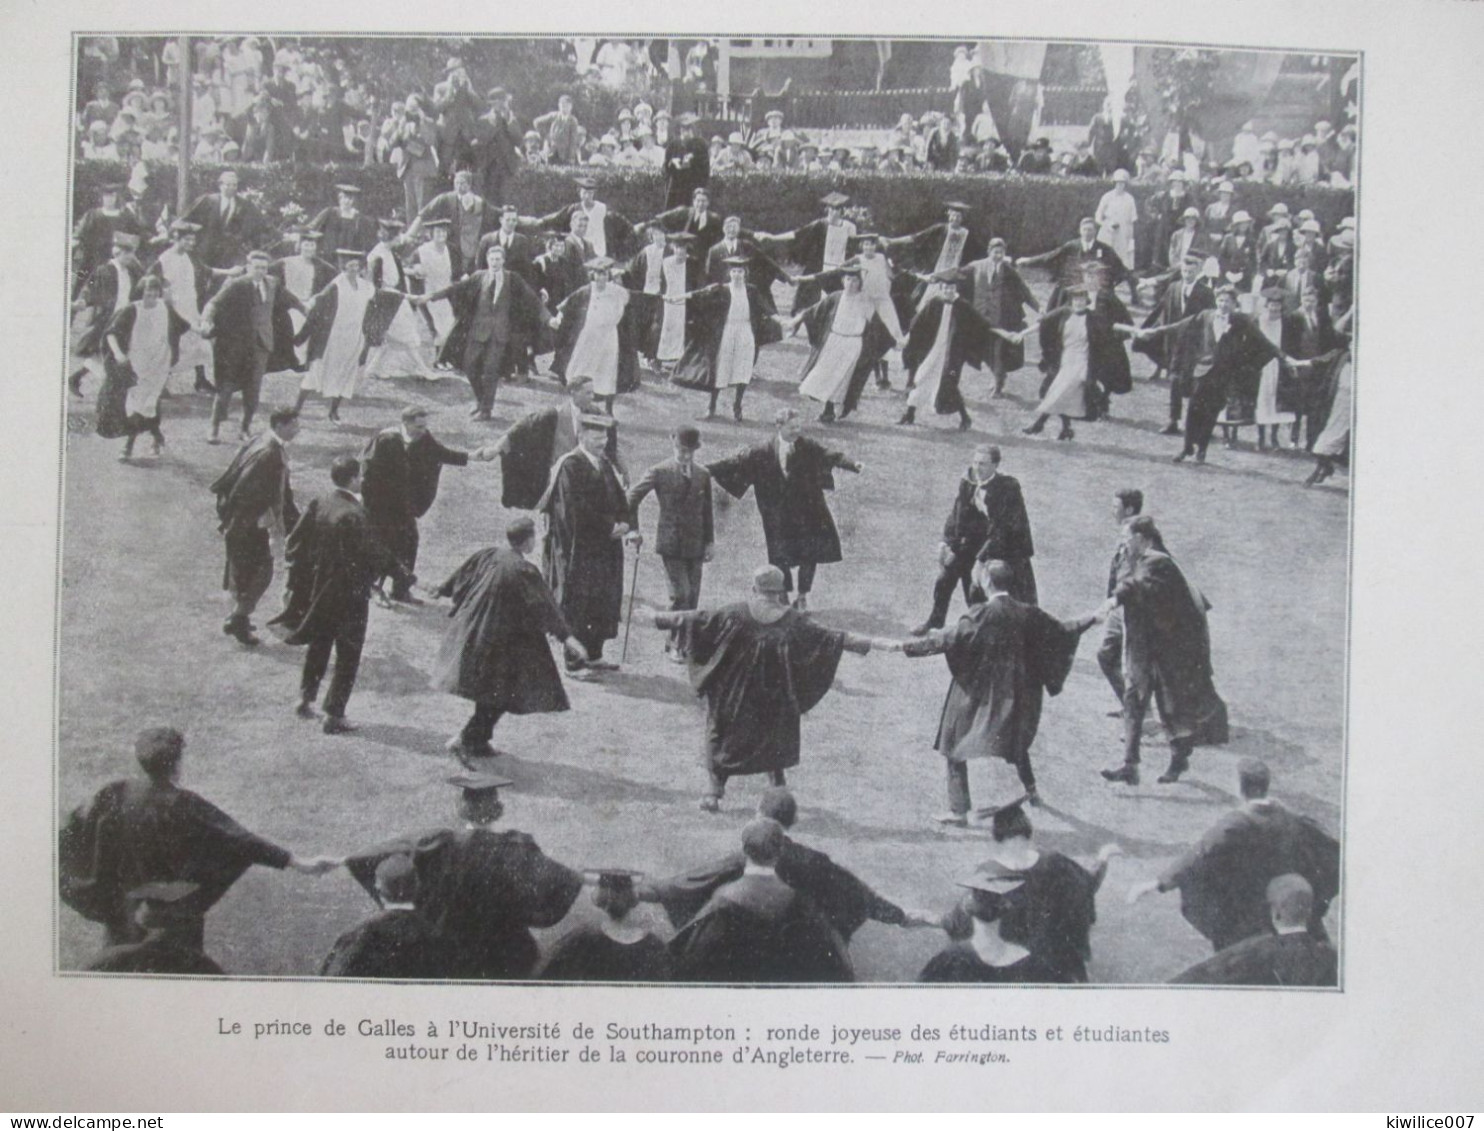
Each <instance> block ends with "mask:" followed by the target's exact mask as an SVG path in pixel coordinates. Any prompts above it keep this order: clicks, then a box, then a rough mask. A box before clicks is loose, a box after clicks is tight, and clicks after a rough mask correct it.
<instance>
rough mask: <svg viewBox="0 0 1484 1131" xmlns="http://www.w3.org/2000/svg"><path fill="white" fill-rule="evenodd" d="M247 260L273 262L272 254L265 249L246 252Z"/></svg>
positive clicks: (250, 261) (251, 261)
mask: <svg viewBox="0 0 1484 1131" xmlns="http://www.w3.org/2000/svg"><path fill="white" fill-rule="evenodd" d="M304 234H305V235H308V234H309V233H308V232H306V233H304ZM317 235H318V233H316V236H317ZM247 261H248V262H249V263H253V262H257V263H272V262H273V256H271V255H269V254H268V253H267V252H266V251H261V250H257V251H250V252H248V253H247Z"/></svg>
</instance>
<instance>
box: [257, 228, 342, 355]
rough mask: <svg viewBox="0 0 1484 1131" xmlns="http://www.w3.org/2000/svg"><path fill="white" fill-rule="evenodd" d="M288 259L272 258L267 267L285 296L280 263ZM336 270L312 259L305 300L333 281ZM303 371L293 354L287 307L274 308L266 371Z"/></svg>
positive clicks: (292, 324) (281, 264)
mask: <svg viewBox="0 0 1484 1131" xmlns="http://www.w3.org/2000/svg"><path fill="white" fill-rule="evenodd" d="M286 262H288V257H285V258H283V259H276V260H274V261H273V263H272V264H271V265H270V266H269V268H268V273H269V274H270V275H271V276H273V278H274V279H276V280H277V281H278V285H279V286H280V287H282V288H283V291H284V293H285V294H289V293H290V292H289V290H288V287H287V286H286V285H285V284H284V264H285V263H286ZM335 275H336V270H335V265H334V264H333V263H327V262H325V261H324V260H323V259H320V258H317V257H316V259H315V260H314V272H313V274H312V275H311V276H310V280H309V297H310V299H313V298H314V296H315V295H317V294H319V293H320V292H321V291H323V290H324V289H325V288H326V287H328V286H329V285H330V284H331V283H332V282H333V281H334V279H335ZM305 368H307V367H306V366H305V365H303V364H301V363H300V361H299V358H298V355H297V354H295V353H294V323H293V320H292V319H291V318H289V307H288V306H287V305H284V306H281V307H280V306H275V307H274V309H273V352H272V353H271V354H270V355H269V357H268V372H269V373H278V372H280V371H283V370H293V371H294V372H296V373H302V372H303V371H304V369H305Z"/></svg>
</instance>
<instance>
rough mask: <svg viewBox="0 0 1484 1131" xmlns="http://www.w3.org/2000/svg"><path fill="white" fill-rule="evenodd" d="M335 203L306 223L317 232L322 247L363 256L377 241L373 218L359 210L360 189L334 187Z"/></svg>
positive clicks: (348, 186) (348, 185) (352, 186)
mask: <svg viewBox="0 0 1484 1131" xmlns="http://www.w3.org/2000/svg"><path fill="white" fill-rule="evenodd" d="M335 196H336V204H335V205H333V206H331V207H329V208H326V209H324V210H322V211H321V212H320V214H319V215H318V216H316V217H315V218H314V219H313V220H311V221H310V222H309V226H310V228H312V229H313V230H314V231H316V232H319V233H320V236H321V238H322V239H323V240H324V241H325V247H327V248H329V249H331V250H332V251H339V250H340V249H341V248H344V249H346V250H347V251H358V252H360V253H361V254H362V255H365V254H366V253H367V252H368V251H370V250H371V248H372V247H374V246H375V244H376V220H375V219H374V218H373V217H371V216H368V215H366V214H365V213H364V212H362V211H361V210H360V207H359V205H360V199H361V190H360V188H359V187H358V186H356V185H351V184H340V185H336V186H335Z"/></svg>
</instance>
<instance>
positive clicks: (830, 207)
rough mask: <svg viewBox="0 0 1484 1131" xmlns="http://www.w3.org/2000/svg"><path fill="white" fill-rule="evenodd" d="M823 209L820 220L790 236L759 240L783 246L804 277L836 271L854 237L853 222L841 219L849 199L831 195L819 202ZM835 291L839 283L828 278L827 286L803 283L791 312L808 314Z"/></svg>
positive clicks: (833, 193)
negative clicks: (821, 300)
mask: <svg viewBox="0 0 1484 1131" xmlns="http://www.w3.org/2000/svg"><path fill="white" fill-rule="evenodd" d="M820 203H821V204H823V205H824V207H825V214H824V217H823V218H822V219H819V220H811V221H810V222H809V223H807V224H805V225H804V226H803V227H800V228H795V229H794V230H793V231H791V232H780V233H778V234H777V235H775V236H767V237H759V238H761V239H766V240H768V241H770V242H773V243H779V244H784V245H786V248H787V255H788V258H789V259H790V260H792V261H793V262H794V263H796V264H798V265H799V266H800V267H801V268H803V270H804V274H805V275H807V276H816V275H821V274H823V273H825V272H828V271H831V270H833V269H834V268H837V267H843V266H844V265H845V261H846V260H847V259H848V258H850V246H851V243H850V242H851V240H853V239H854V238H855V236H856V227H855V222H854V221H852V220H847V219H845V214H844V209H845V206H846V205H847V204H849V203H850V197H848V196H846V195H845V194H844V193H842V192H832V193H830V194H829V195H827V196H825V197H824V198H823V199H822V200H821V201H820ZM838 289H839V283H838V281H836V280H835V279H833V278H831V279H830V280H829V282H828V284H824V283H821V282H820V281H819V280H817V279H806V280H803V281H801V282H800V283H799V284H798V290H797V291H796V292H795V294H794V310H795V312H798V311H801V310H808V309H809V308H810V307H812V306H814V305H815V304H816V303H818V302H819V301H820V299H821V298H823V297H824V295H826V294H828V293H830V292H831V291H835V290H838Z"/></svg>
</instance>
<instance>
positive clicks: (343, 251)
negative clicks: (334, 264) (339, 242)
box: [335, 247, 366, 263]
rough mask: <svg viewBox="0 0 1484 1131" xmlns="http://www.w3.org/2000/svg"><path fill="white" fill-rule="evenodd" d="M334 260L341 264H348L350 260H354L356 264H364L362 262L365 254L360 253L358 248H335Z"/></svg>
mask: <svg viewBox="0 0 1484 1131" xmlns="http://www.w3.org/2000/svg"><path fill="white" fill-rule="evenodd" d="M335 258H336V259H338V260H340V261H341V262H343V263H349V262H351V261H352V260H354V261H355V262H357V263H360V262H364V260H365V258H366V253H365V252H364V251H361V250H360V249H359V248H354V247H337V248H336V249H335Z"/></svg>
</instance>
